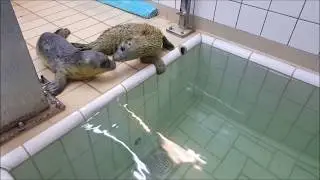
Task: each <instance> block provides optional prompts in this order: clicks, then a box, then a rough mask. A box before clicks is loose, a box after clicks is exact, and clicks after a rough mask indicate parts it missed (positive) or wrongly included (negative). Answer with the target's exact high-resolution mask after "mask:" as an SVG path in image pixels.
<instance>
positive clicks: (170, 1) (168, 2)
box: [159, 0, 176, 8]
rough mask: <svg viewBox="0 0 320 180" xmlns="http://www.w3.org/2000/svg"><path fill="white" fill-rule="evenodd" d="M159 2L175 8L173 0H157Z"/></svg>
mask: <svg viewBox="0 0 320 180" xmlns="http://www.w3.org/2000/svg"><path fill="white" fill-rule="evenodd" d="M159 4H162V5H165V6H168V7H171V8H176V1H175V0H159Z"/></svg>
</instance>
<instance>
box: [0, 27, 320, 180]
mask: <svg viewBox="0 0 320 180" xmlns="http://www.w3.org/2000/svg"><path fill="white" fill-rule="evenodd" d="M200 43H205V44H208V45H210V46H213V47H216V48H219V49H221V50H224V51H227V52H229V53H232V54H234V55H237V56H240V57H243V58H246V59H248V60H250V61H252V62H255V63H258V64H260V65H262V66H265V67H268V68H270V69H273V70H275V71H278V72H280V73H283V74H286V75H288V76H290V77H292V78H296V79H299V80H301V81H304V82H306V83H309V84H312V85H314V86H317V87H319V75H318V74H317V73H315V72H311V71H307V70H304V69H301V68H299V67H295V66H293V65H290V64H286V63H285V62H283V61H281V60H279V59H276V58H272V57H268V56H265V55H263V54H260V53H258V52H254V51H252V50H250V49H246V48H243V47H240V46H239V45H237V44H234V43H232V42H227V41H224V40H222V39H219V38H216V37H213V36H209V35H206V34H202V33H199V34H196V35H194V36H193V37H192V38H190V39H189V40H188V41H186V42H184V43H183V44H181V45H180V46H178V47H176V48H175V49H174V50H172V51H170V52H169V53H167V54H166V55H165V56H163V57H162V60H163V61H164V63H165V64H166V65H169V64H171V63H172V62H174V61H175V60H176V59H177V58H179V57H180V56H182V54H181V47H184V48H185V49H186V50H187V51H189V50H190V49H192V48H193V47H194V46H196V45H198V44H200ZM155 74H156V69H155V67H154V65H148V66H147V67H145V68H144V69H142V70H140V71H139V72H137V73H136V74H134V75H132V76H131V77H129V78H128V79H126V80H124V81H123V82H122V83H120V84H119V85H117V86H115V87H113V88H112V89H110V90H109V91H107V92H106V93H104V94H103V95H101V96H100V97H98V98H96V99H95V100H93V101H91V102H90V103H88V104H87V105H85V106H84V107H82V108H80V109H79V110H77V111H75V112H74V113H72V114H71V115H69V116H67V117H66V118H64V119H62V120H61V121H59V122H58V123H56V124H54V125H53V126H51V127H49V128H48V129H47V130H45V131H44V132H42V133H40V134H39V135H37V136H35V137H33V138H32V139H30V140H28V141H27V142H25V143H24V144H23V145H22V146H19V147H17V148H16V149H14V150H12V151H10V152H9V153H7V154H5V155H3V156H2V157H1V172H3V173H1V177H0V178H1V179H10V178H12V177H11V175H10V174H9V173H8V172H10V171H12V170H13V169H14V168H16V167H17V166H19V165H20V164H21V163H23V162H24V161H26V160H27V159H29V158H30V157H31V156H33V155H35V154H36V153H38V152H40V151H41V150H43V149H44V148H45V147H47V146H48V145H50V144H52V143H53V142H55V141H56V140H59V139H60V138H61V137H62V136H64V135H65V134H67V133H68V132H70V131H71V130H73V129H74V128H76V127H78V126H79V125H81V124H82V123H85V121H89V120H90V119H91V118H92V117H94V116H95V115H97V114H98V113H99V110H100V109H101V108H103V107H105V106H106V105H108V103H109V102H111V101H112V100H113V99H115V98H117V97H119V96H120V95H123V94H125V93H126V92H128V91H130V90H131V89H133V88H135V87H136V86H138V85H139V84H141V83H143V82H144V81H145V80H146V79H148V78H150V77H151V76H153V75H155Z"/></svg>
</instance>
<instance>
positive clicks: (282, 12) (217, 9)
mask: <svg viewBox="0 0 320 180" xmlns="http://www.w3.org/2000/svg"><path fill="white" fill-rule="evenodd" d="M153 1H155V2H158V3H160V4H162V5H166V6H169V7H172V8H176V9H179V8H180V0H153ZM195 1H196V2H195V9H194V13H195V15H196V16H200V17H202V18H205V19H208V20H211V21H214V22H217V23H220V24H224V25H226V26H229V27H232V28H236V29H239V30H242V31H246V32H249V33H251V34H254V35H258V36H262V37H264V38H267V39H269V40H273V41H276V42H279V43H282V44H285V45H288V46H291V47H294V48H297V49H300V50H303V51H307V52H309V53H313V54H319V51H320V50H319V27H320V25H319V24H320V20H319V6H320V3H319V0H272V1H271V0H195Z"/></svg>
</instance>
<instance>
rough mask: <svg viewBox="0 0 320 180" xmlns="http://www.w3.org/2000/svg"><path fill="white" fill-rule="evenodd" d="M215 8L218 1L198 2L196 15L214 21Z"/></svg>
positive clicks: (203, 0) (204, 0)
mask: <svg viewBox="0 0 320 180" xmlns="http://www.w3.org/2000/svg"><path fill="white" fill-rule="evenodd" d="M215 6H216V0H202V1H196V3H195V9H194V14H195V15H196V16H199V17H202V18H205V19H208V20H213V14H214V9H215Z"/></svg>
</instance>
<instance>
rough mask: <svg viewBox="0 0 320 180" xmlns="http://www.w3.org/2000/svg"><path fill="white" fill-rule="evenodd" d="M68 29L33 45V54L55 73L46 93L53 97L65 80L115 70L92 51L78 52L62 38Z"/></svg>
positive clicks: (49, 34) (68, 31)
mask: <svg viewBox="0 0 320 180" xmlns="http://www.w3.org/2000/svg"><path fill="white" fill-rule="evenodd" d="M69 35H70V30H69V29H66V28H65V29H64V28H61V29H58V30H57V31H55V32H54V33H51V32H45V33H43V34H42V35H41V36H40V38H39V39H38V41H37V45H36V51H37V54H38V56H39V58H40V59H41V60H42V62H43V63H44V65H45V66H46V67H48V68H49V69H50V70H51V71H52V72H53V73H55V79H54V81H53V82H50V83H49V85H48V86H47V91H48V92H49V93H51V94H52V95H54V96H56V95H58V94H60V93H61V92H62V91H63V90H64V88H65V87H66V85H67V81H68V80H87V79H90V78H92V77H94V76H96V75H98V74H101V73H103V72H106V71H111V70H113V69H115V68H116V64H115V62H114V61H110V59H109V58H108V56H106V55H105V54H103V53H101V52H97V51H94V50H85V51H80V50H79V49H77V48H76V47H74V46H73V45H71V43H69V42H68V41H67V40H66V38H67V37H68V36H69Z"/></svg>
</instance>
